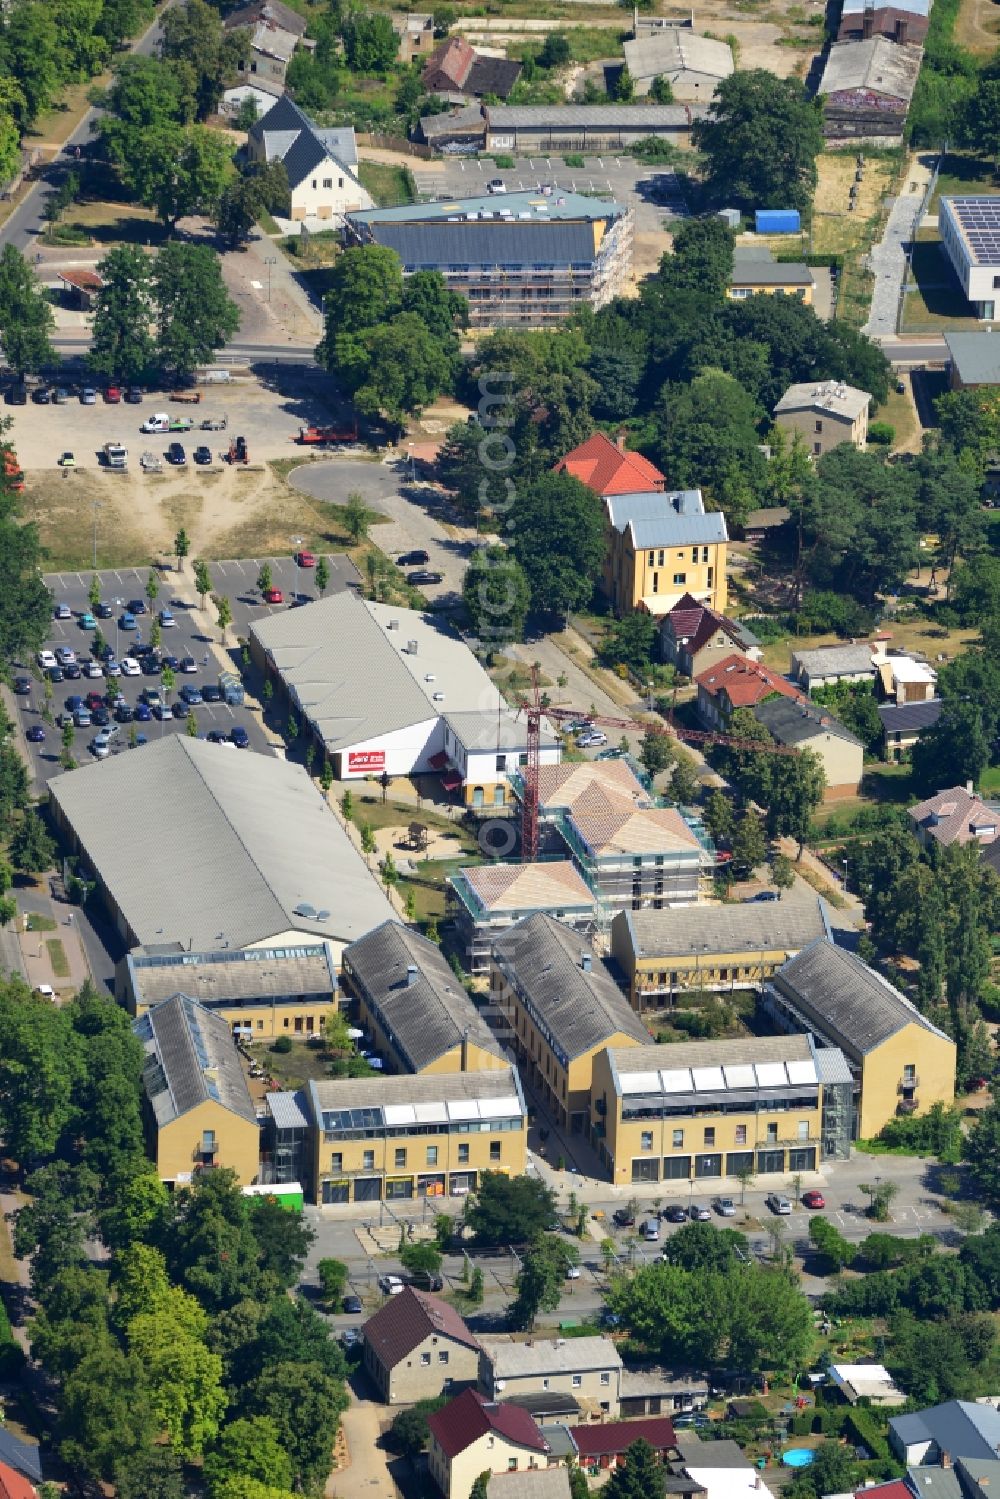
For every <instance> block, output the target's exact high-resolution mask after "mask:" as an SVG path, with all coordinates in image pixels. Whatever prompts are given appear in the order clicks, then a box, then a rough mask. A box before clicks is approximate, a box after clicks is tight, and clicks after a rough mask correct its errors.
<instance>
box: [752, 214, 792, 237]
mask: <svg viewBox="0 0 1000 1499" xmlns="http://www.w3.org/2000/svg"><path fill="white" fill-rule="evenodd" d="M755 227H756V230H757V233H758V234H798V233H799V231H800V230H801V228H802V218H801V215H800V214H799V210H798V209H797V208H758V209H757V214H756V220H755Z"/></svg>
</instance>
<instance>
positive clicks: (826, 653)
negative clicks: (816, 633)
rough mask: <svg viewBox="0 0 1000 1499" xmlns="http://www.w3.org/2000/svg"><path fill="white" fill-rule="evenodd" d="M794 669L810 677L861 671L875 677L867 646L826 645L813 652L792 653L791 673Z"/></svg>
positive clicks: (846, 674)
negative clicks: (799, 669)
mask: <svg viewBox="0 0 1000 1499" xmlns="http://www.w3.org/2000/svg"><path fill="white" fill-rule="evenodd" d="M796 667H800V668H801V669H802V670H803V671H805V672H808V674H809V675H810V676H811V677H836V676H850V675H852V674H853V673H855V672H862V671H867V672H871V674H872V676H873V677H874V675H875V667H874V665H873V664H872V650H871V646H869V645H827V646H821V647H820V649H819V650H815V651H793V652H792V671H793V673H794V672H795V668H796Z"/></svg>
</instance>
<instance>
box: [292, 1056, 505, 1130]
mask: <svg viewBox="0 0 1000 1499" xmlns="http://www.w3.org/2000/svg"><path fill="white" fill-rule="evenodd" d="M308 1094H309V1108H310V1112H311V1114H312V1116H313V1118H314V1119H315V1120H316V1121H317V1122H318V1123H320V1124H322V1121H323V1115H324V1114H329V1113H331V1112H342V1111H344V1110H351V1111H355V1110H363V1111H367V1112H369V1113H372V1114H374V1115H377V1116H378V1118H377V1120H376V1124H378V1125H381V1126H382V1127H384V1128H389V1127H391V1126H392V1125H393V1124H407V1125H412V1124H415V1123H421V1122H426V1123H428V1124H432V1123H435V1122H439V1123H443V1122H447V1121H448V1120H449V1119H468V1120H472V1119H478V1118H507V1117H508V1115H509V1117H512V1118H516V1117H518V1116H520V1117H521V1118H527V1109H526V1107H525V1103H524V1098H523V1096H522V1093H521V1084H520V1080H519V1079H518V1075H517V1069H516V1068H515V1067H501V1068H500V1069H499V1070H498V1071H495V1072H494V1071H490V1072H429V1073H421V1074H419V1075H418V1076H414V1077H409V1076H406V1075H400V1076H399V1077H378V1078H370V1077H339V1078H324V1079H322V1080H321V1081H319V1082H311V1083H310V1084H309V1089H308ZM480 1105H482V1106H483V1108H482V1109H480ZM414 1110H418V1111H419V1112H418V1113H414Z"/></svg>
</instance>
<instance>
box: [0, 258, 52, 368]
mask: <svg viewBox="0 0 1000 1499" xmlns="http://www.w3.org/2000/svg"><path fill="white" fill-rule="evenodd" d="M54 326H55V324H54V321H53V317H52V309H51V307H50V306H49V304H48V301H47V299H46V297H45V293H44V291H43V289H42V287H40V286H39V285H38V283H37V281H36V280H35V274H34V272H33V271H32V269H31V267H30V266H29V265H28V262H27V261H26V260H25V258H24V256H23V255H22V254H21V252H20V250H18V249H16V248H15V247H14V246H13V245H12V244H6V245H4V247H3V251H2V252H0V344H2V345H3V352H4V358H5V359H6V361H7V363H8V365H9V366H10V368H11V369H12V370H14V371H15V373H16V374H17V375H19V376H24V375H25V374H29V373H34V372H36V371H37V370H40V369H42V368H43V366H45V365H47V364H53V363H55V359H56V355H55V351H54V349H53V347H52V342H51V338H50V335H51V333H52V329H53V327H54Z"/></svg>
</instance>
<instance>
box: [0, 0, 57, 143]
mask: <svg viewBox="0 0 1000 1499" xmlns="http://www.w3.org/2000/svg"><path fill="white" fill-rule="evenodd" d="M59 47H60V41H59V31H58V27H57V24H56V15H55V10H54V7H51V6H44V5H16V6H14V7H13V8H12V9H11V11H10V13H9V15H8V16H7V17H6V20H5V25H4V37H3V51H4V69H5V72H7V73H8V74H9V76H10V77H11V78H12V79H16V81H17V86H18V90H19V93H20V98H19V100H18V101H17V103H16V106H15V108H14V117H15V119H16V120H17V123H18V124H19V125H20V127H21V129H22V130H26V129H30V128H31V126H32V125H33V124H34V123H35V121H36V119H37V118H38V116H39V115H40V114H42V113H43V112H44V111H45V110H46V109H48V107H49V105H50V104H51V103H52V101H53V99H54V98H55V94H56V90H57V89H58V87H59V84H60V82H61V81H62V65H61V60H60V51H59Z"/></svg>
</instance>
